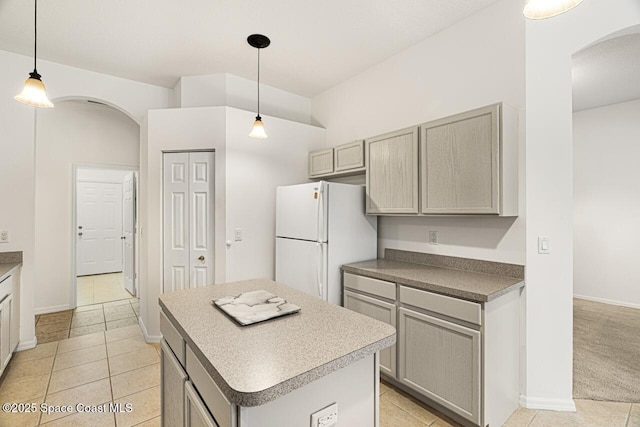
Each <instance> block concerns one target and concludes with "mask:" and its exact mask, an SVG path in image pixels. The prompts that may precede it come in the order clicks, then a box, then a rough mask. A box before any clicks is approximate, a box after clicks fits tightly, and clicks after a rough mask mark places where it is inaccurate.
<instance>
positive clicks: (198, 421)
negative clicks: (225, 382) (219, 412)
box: [184, 381, 218, 427]
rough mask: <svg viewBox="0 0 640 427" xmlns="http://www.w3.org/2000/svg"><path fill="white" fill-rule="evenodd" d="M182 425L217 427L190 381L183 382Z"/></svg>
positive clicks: (189, 426)
mask: <svg viewBox="0 0 640 427" xmlns="http://www.w3.org/2000/svg"><path fill="white" fill-rule="evenodd" d="M184 390H185V400H184V425H185V427H218V424H216V422H215V421H214V419H213V417H212V416H211V414H209V411H208V410H207V408H206V406H205V404H204V403H203V402H202V399H200V396H198V393H197V392H196V390H195V389H194V388H193V384H192V383H191V381H187V382H186V383H185V387H184Z"/></svg>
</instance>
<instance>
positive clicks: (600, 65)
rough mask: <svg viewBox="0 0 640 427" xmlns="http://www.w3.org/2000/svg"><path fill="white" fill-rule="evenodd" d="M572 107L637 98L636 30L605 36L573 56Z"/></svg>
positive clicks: (639, 38) (639, 50)
mask: <svg viewBox="0 0 640 427" xmlns="http://www.w3.org/2000/svg"><path fill="white" fill-rule="evenodd" d="M572 78H573V111H582V110H587V109H589V108H596V107H602V106H605V105H611V104H617V103H620V102H626V101H631V100H634V99H640V34H638V33H635V34H629V35H624V36H621V37H616V38H612V39H609V40H605V41H603V42H601V43H598V44H596V45H593V46H590V47H588V48H587V49H584V50H582V51H580V52H578V53H576V54H575V55H574V56H573V65H572Z"/></svg>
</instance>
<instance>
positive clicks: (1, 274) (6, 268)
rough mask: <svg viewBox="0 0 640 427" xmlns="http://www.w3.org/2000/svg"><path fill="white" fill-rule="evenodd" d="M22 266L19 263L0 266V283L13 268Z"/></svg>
mask: <svg viewBox="0 0 640 427" xmlns="http://www.w3.org/2000/svg"><path fill="white" fill-rule="evenodd" d="M20 265H22V263H21V262H6V263H1V264H0V282H2V281H3V280H4V279H5V278H6V277H7V276H9V274H10V273H11V272H12V271H13V269H14V268H16V267H19V266H20Z"/></svg>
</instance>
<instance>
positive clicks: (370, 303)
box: [344, 290, 396, 378]
mask: <svg viewBox="0 0 640 427" xmlns="http://www.w3.org/2000/svg"><path fill="white" fill-rule="evenodd" d="M344 306H345V307H346V308H348V309H349V310H353V311H356V312H358V313H360V314H364V315H365V316H369V317H372V318H374V319H376V320H379V321H381V322H384V323H387V324H389V325H391V326H393V327H394V328H395V327H396V306H395V304H390V303H388V302H384V301H380V300H378V299H376V298H371V297H368V296H365V295H360V294H357V293H355V292H351V291H347V290H345V291H344ZM380 371H381V372H383V373H385V374H387V375H389V376H391V377H394V378H395V376H396V346H395V344H394V345H392V346H391V347H387V348H385V349H383V350H380Z"/></svg>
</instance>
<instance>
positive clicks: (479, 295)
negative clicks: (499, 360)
mask: <svg viewBox="0 0 640 427" xmlns="http://www.w3.org/2000/svg"><path fill="white" fill-rule="evenodd" d="M342 270H343V271H344V272H347V273H353V274H358V275H361V276H367V277H371V278H374V279H380V280H386V281H389V282H394V283H398V284H400V285H405V286H410V287H413V288H417V289H422V290H426V291H431V292H436V293H439V294H443V295H447V296H452V297H456V298H463V299H466V300H470V301H474V302H480V303H482V302H488V301H491V300H493V299H495V298H498V297H499V296H501V295H504V294H506V293H508V292H510V291H512V290H514V289H516V288H519V287H521V286H524V280H523V279H522V278H516V277H505V276H500V275H494V274H486V273H478V272H474V271H464V270H458V269H453V268H444V267H439V266H433V265H425V264H417V263H410V262H404V261H399V260H395V259H386V258H384V259H374V260H370V261H363V262H357V263H353V264H347V265H343V266H342Z"/></svg>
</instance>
